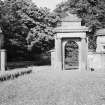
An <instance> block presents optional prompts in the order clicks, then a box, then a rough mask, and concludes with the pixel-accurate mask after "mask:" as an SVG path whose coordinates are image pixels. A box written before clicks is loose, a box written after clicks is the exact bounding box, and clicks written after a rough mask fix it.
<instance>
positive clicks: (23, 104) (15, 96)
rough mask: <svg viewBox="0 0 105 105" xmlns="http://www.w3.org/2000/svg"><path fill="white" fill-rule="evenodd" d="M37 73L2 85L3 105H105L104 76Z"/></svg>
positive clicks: (0, 96)
mask: <svg viewBox="0 0 105 105" xmlns="http://www.w3.org/2000/svg"><path fill="white" fill-rule="evenodd" d="M38 69H40V70H38V71H37V72H33V73H32V74H29V75H25V76H22V77H19V78H18V79H15V80H11V81H7V82H1V83H0V105H105V73H96V72H79V71H61V72H54V71H51V70H43V67H40V68H38ZM44 69H45V68H44Z"/></svg>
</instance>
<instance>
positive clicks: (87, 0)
mask: <svg viewBox="0 0 105 105" xmlns="http://www.w3.org/2000/svg"><path fill="white" fill-rule="evenodd" d="M55 11H56V12H57V13H59V14H60V15H61V14H62V13H63V14H64V15H63V16H65V15H66V14H65V13H66V11H69V12H70V13H75V14H77V15H78V16H79V17H80V18H82V22H83V23H84V24H85V25H86V26H88V27H89V29H90V31H91V32H93V33H94V32H95V31H96V30H97V29H100V28H105V0H68V1H67V2H62V3H61V4H59V5H58V6H57V8H56V9H55Z"/></svg>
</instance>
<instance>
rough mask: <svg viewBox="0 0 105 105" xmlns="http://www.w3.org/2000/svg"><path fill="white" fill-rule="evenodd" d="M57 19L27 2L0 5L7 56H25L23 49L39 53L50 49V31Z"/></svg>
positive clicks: (16, 0)
mask: <svg viewBox="0 0 105 105" xmlns="http://www.w3.org/2000/svg"><path fill="white" fill-rule="evenodd" d="M58 21H59V17H58V16H57V15H56V14H55V13H51V12H50V10H49V9H47V8H39V7H37V6H36V5H35V3H33V2H32V1H31V0H4V1H3V2H2V1H1V2H0V22H1V24H0V25H1V28H2V31H3V35H4V36H5V48H6V49H7V51H8V55H14V54H15V56H17V55H16V54H17V52H18V53H20V54H23V55H25V54H26V52H27V49H28V50H30V51H33V52H34V53H41V52H43V51H46V50H50V49H51V48H53V47H54V31H53V28H54V27H56V25H57V22H58Z"/></svg>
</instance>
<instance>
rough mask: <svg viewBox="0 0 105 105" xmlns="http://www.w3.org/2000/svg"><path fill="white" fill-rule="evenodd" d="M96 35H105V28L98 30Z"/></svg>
mask: <svg viewBox="0 0 105 105" xmlns="http://www.w3.org/2000/svg"><path fill="white" fill-rule="evenodd" d="M95 36H105V28H103V29H99V30H98V31H96V34H95Z"/></svg>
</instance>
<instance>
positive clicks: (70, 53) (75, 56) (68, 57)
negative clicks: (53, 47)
mask: <svg viewBox="0 0 105 105" xmlns="http://www.w3.org/2000/svg"><path fill="white" fill-rule="evenodd" d="M64 58H65V59H64V68H65V70H69V69H77V68H78V67H79V47H78V44H77V43H76V42H75V41H72V40H69V41H67V43H66V44H65V57H64Z"/></svg>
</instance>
